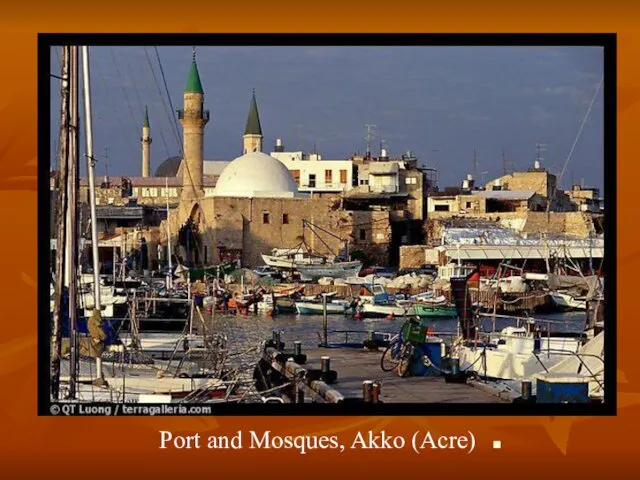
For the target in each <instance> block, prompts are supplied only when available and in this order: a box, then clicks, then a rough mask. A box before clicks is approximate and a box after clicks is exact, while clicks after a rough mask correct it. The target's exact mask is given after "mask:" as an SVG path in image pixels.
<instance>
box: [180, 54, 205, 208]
mask: <svg viewBox="0 0 640 480" xmlns="http://www.w3.org/2000/svg"><path fill="white" fill-rule="evenodd" d="M178 118H179V120H180V123H182V131H183V144H184V146H183V155H182V197H183V198H190V199H193V198H197V197H199V196H201V195H202V194H203V189H202V171H203V167H204V126H205V125H206V124H207V122H208V121H209V111H208V110H205V109H204V90H202V83H200V74H199V73H198V65H197V63H196V49H195V47H194V48H193V61H192V62H191V70H189V76H188V77H187V85H186V86H185V87H184V109H183V110H180V111H178Z"/></svg>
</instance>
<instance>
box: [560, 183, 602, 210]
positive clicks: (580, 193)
mask: <svg viewBox="0 0 640 480" xmlns="http://www.w3.org/2000/svg"><path fill="white" fill-rule="evenodd" d="M564 193H565V194H566V195H567V196H568V197H569V199H570V200H571V202H572V203H573V204H574V205H575V207H576V209H577V210H578V211H580V212H589V213H601V211H602V206H603V200H602V198H601V197H600V190H599V189H597V188H585V187H583V186H582V185H572V187H571V189H570V190H565V192H564Z"/></svg>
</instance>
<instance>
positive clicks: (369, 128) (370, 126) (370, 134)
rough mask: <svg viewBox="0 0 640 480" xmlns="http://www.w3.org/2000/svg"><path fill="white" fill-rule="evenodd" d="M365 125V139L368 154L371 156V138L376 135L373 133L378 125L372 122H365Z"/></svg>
mask: <svg viewBox="0 0 640 480" xmlns="http://www.w3.org/2000/svg"><path fill="white" fill-rule="evenodd" d="M365 127H366V128H367V136H366V137H365V139H366V140H367V150H366V155H367V156H368V157H370V156H371V140H373V138H374V136H375V135H374V133H373V130H374V129H375V128H376V125H374V124H372V123H367V124H365Z"/></svg>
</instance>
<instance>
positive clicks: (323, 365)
mask: <svg viewBox="0 0 640 480" xmlns="http://www.w3.org/2000/svg"><path fill="white" fill-rule="evenodd" d="M320 370H322V374H323V375H327V374H329V372H330V371H331V358H330V357H326V356H325V357H320Z"/></svg>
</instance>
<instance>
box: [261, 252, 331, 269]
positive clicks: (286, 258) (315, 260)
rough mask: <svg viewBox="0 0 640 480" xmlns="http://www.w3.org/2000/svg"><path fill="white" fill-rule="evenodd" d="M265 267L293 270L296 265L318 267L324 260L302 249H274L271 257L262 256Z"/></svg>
mask: <svg viewBox="0 0 640 480" xmlns="http://www.w3.org/2000/svg"><path fill="white" fill-rule="evenodd" d="M262 260H263V261H264V263H265V265H267V266H268V267H272V268H279V269H286V270H295V269H296V266H297V265H320V264H322V263H325V262H326V258H325V257H323V256H320V255H314V254H312V253H310V252H308V251H307V250H305V249H304V248H302V247H299V248H274V249H273V250H272V251H271V255H262Z"/></svg>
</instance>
